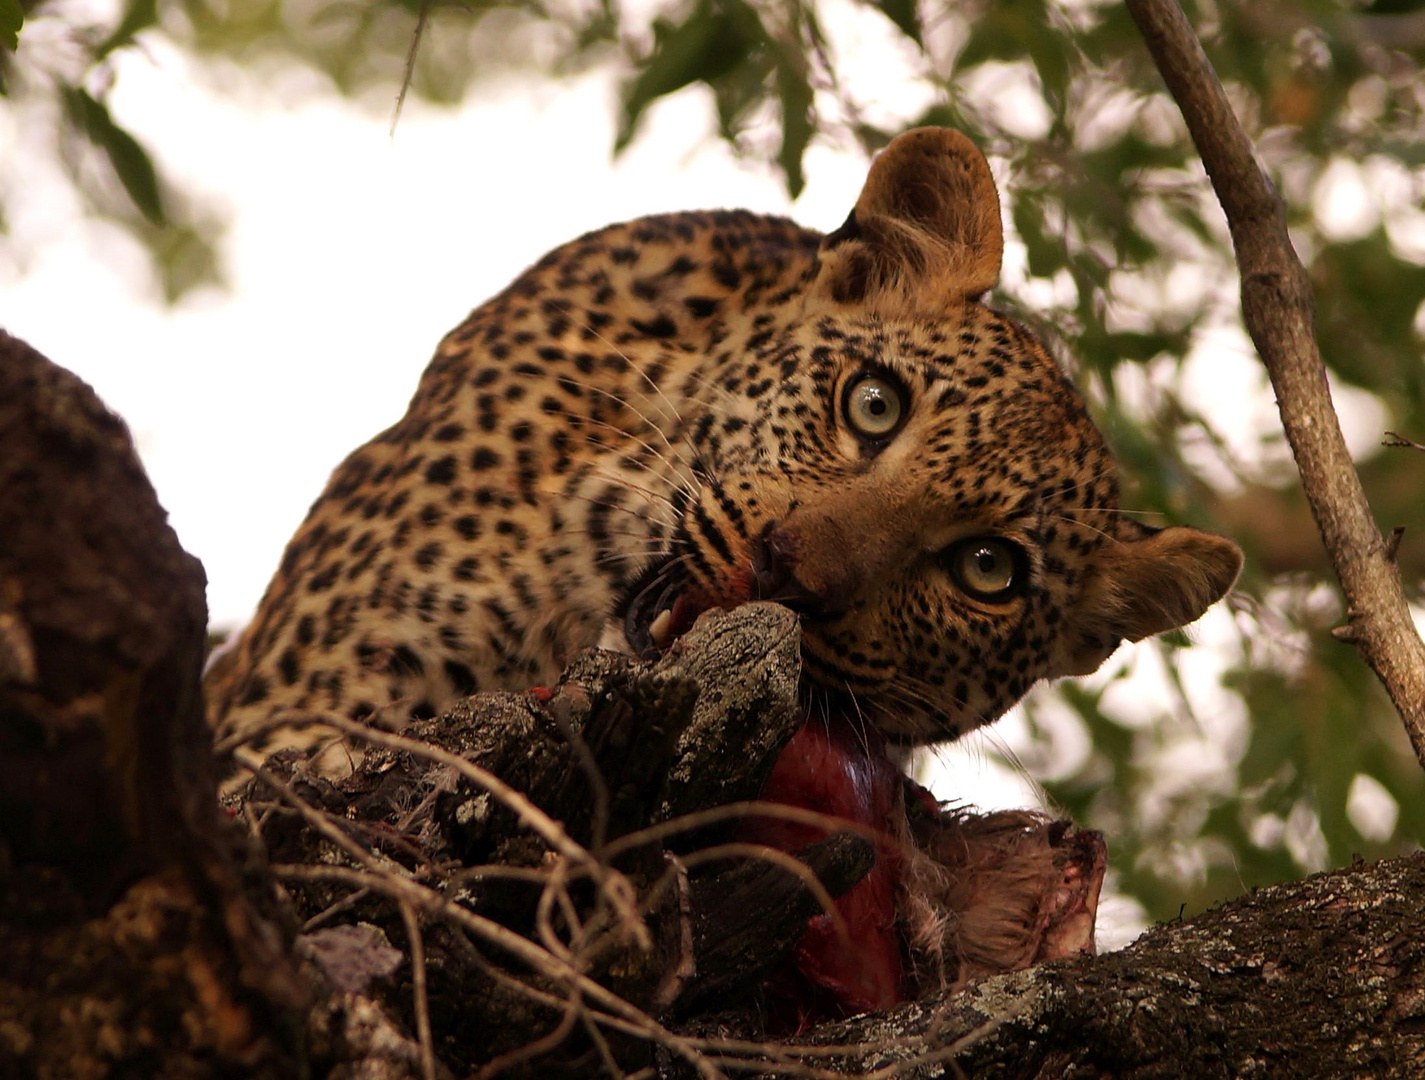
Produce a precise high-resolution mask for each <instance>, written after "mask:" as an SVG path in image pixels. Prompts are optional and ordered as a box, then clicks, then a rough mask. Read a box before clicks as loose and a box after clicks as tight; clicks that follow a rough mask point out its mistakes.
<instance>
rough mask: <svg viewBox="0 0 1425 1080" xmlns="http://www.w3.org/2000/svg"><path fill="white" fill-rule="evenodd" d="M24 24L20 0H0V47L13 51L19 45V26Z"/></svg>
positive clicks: (23, 13)
mask: <svg viewBox="0 0 1425 1080" xmlns="http://www.w3.org/2000/svg"><path fill="white" fill-rule="evenodd" d="M24 24H25V12H24V9H23V8H21V7H20V0H0V49H8V50H10V52H14V51H15V50H16V49H18V48H19V47H20V27H21V26H23V25H24Z"/></svg>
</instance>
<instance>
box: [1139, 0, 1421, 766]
mask: <svg viewBox="0 0 1425 1080" xmlns="http://www.w3.org/2000/svg"><path fill="white" fill-rule="evenodd" d="M1125 3H1126V5H1127V7H1128V11H1129V13H1130V14H1131V15H1132V16H1133V19H1134V21H1135V22H1136V23H1137V24H1138V29H1139V31H1140V32H1141V33H1142V34H1143V40H1144V41H1145V42H1146V43H1147V46H1148V51H1149V52H1150V53H1151V54H1152V56H1153V60H1154V62H1155V63H1156V64H1157V65H1158V70H1159V71H1160V72H1161V73H1162V75H1163V80H1164V82H1166V83H1167V84H1168V89H1169V91H1171V93H1172V95H1173V98H1174V100H1176V101H1177V103H1178V108H1179V109H1181V110H1182V114H1183V119H1184V120H1185V121H1187V126H1188V130H1189V131H1190V132H1191V133H1192V139H1193V142H1194V143H1195V144H1196V145H1197V150H1198V153H1199V154H1201V155H1202V162H1203V164H1204V165H1205V166H1206V168H1207V175H1208V176H1209V177H1210V178H1211V180H1212V186H1213V190H1214V191H1215V192H1216V193H1217V199H1218V201H1219V202H1220V203H1221V204H1222V208H1223V210H1224V211H1225V213H1226V215H1227V224H1228V227H1229V228H1230V229H1231V231H1232V244H1233V247H1234V249H1235V251H1236V256H1237V264H1238V266H1239V268H1240V270H1241V275H1242V313H1243V318H1244V321H1245V323H1246V326H1247V332H1248V333H1249V334H1251V336H1252V341H1253V343H1254V344H1255V345H1256V347H1257V352H1258V354H1260V356H1261V358H1262V363H1263V364H1265V365H1266V368H1267V374H1268V376H1269V377H1270V378H1271V381H1272V389H1273V390H1274V391H1275V392H1276V398H1277V407H1278V409H1279V410H1280V412H1281V418H1282V426H1283V427H1284V428H1285V429H1286V437H1287V442H1288V443H1290V444H1291V450H1292V454H1293V456H1294V457H1295V458H1296V465H1297V469H1298V470H1299V471H1300V473H1301V483H1302V487H1303V489H1304V490H1305V492H1306V498H1307V501H1308V502H1309V503H1310V504H1311V513H1312V516H1313V517H1315V519H1316V525H1317V528H1318V529H1319V530H1320V531H1321V539H1322V541H1323V542H1324V543H1325V545H1326V551H1327V553H1328V554H1329V555H1330V556H1331V562H1332V564H1333V565H1334V566H1335V568H1336V576H1337V578H1338V579H1339V580H1340V582H1341V588H1342V590H1343V591H1344V592H1345V594H1346V603H1347V607H1348V609H1349V610H1350V612H1351V628H1352V631H1353V632H1352V634H1351V636H1350V640H1351V641H1352V643H1353V644H1355V646H1356V647H1357V648H1358V649H1359V650H1360V651H1361V655H1362V657H1364V659H1365V661H1366V663H1367V664H1369V665H1370V666H1371V669H1372V670H1373V671H1374V672H1375V673H1376V676H1377V677H1378V678H1379V679H1380V681H1381V682H1382V683H1383V684H1384V685H1385V688H1386V692H1387V693H1389V694H1390V699H1391V701H1392V702H1394V704H1395V707H1396V710H1397V711H1398V712H1399V713H1400V717H1401V719H1402V720H1403V721H1404V723H1405V730H1406V732H1407V734H1408V735H1409V736H1410V741H1411V743H1412V744H1413V746H1414V748H1415V755H1416V757H1417V758H1419V760H1420V762H1421V764H1422V765H1425V643H1423V642H1421V640H1420V635H1419V634H1418V633H1417V632H1416V630H1415V625H1414V622H1413V621H1412V620H1411V617H1410V609H1409V607H1408V605H1407V604H1406V600H1405V594H1404V593H1403V592H1402V591H1401V588H1400V576H1399V573H1398V571H1397V569H1396V567H1395V564H1394V562H1393V561H1392V560H1391V559H1390V558H1389V557H1388V553H1387V550H1386V544H1385V541H1384V540H1382V539H1381V535H1380V531H1379V530H1378V529H1377V528H1376V524H1375V521H1374V519H1373V518H1372V517H1371V509H1370V505H1369V503H1367V501H1366V495H1365V491H1364V490H1363V489H1362V487H1361V481H1360V477H1359V476H1357V475H1356V470H1355V467H1354V466H1353V465H1352V463H1351V455H1350V453H1349V452H1348V451H1347V449H1346V441H1345V439H1344V438H1343V437H1342V435H1341V428H1340V425H1339V424H1338V423H1337V421H1336V413H1335V411H1334V409H1333V408H1332V405H1331V392H1330V389H1329V388H1328V386H1327V383H1326V368H1325V365H1324V364H1323V363H1322V361H1321V353H1320V351H1319V349H1318V348H1317V345H1316V336H1315V311H1314V306H1313V300H1312V294H1311V282H1310V280H1309V279H1308V277H1307V274H1306V270H1305V268H1304V267H1303V266H1302V265H1301V260H1300V259H1298V258H1297V256H1296V252H1295V251H1294V250H1293V248H1292V246H1291V238H1290V236H1289V235H1288V233H1287V225H1286V215H1285V213H1284V211H1283V207H1282V201H1281V197H1280V196H1279V195H1278V194H1277V191H1276V189H1275V188H1274V187H1273V186H1272V183H1271V181H1270V180H1269V179H1268V178H1267V176H1266V173H1265V172H1264V171H1263V170H1262V168H1261V166H1260V165H1259V164H1258V163H1257V159H1256V157H1255V155H1254V154H1253V151H1252V144H1251V142H1250V141H1249V140H1248V138H1247V135H1246V133H1245V132H1244V131H1243V130H1242V126H1241V124H1239V123H1238V121H1237V118H1236V116H1235V115H1233V112H1232V107H1231V105H1230V104H1229V103H1228V101H1227V95H1226V94H1225V93H1224V92H1223V89H1222V84H1221V83H1220V82H1219V81H1218V79H1217V75H1216V73H1215V72H1214V71H1213V70H1212V65H1211V63H1210V62H1209V61H1208V59H1207V56H1206V54H1204V53H1203V51H1202V45H1201V43H1200V42H1199V41H1198V40H1197V36H1196V35H1195V34H1194V33H1193V31H1192V27H1191V26H1190V25H1188V21H1187V18H1186V16H1184V15H1183V12H1182V9H1181V8H1179V7H1178V5H1177V3H1176V2H1175V0H1125Z"/></svg>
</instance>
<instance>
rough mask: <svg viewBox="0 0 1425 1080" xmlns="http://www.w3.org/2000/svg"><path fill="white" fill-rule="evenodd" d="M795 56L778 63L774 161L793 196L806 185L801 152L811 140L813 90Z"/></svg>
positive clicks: (784, 57) (803, 152)
mask: <svg viewBox="0 0 1425 1080" xmlns="http://www.w3.org/2000/svg"><path fill="white" fill-rule="evenodd" d="M797 60H798V58H797V57H794V56H783V57H782V62H781V63H780V64H778V65H777V97H778V98H779V99H780V100H781V103H782V148H781V150H780V151H779V152H778V153H777V164H778V165H780V166H781V167H782V172H783V173H785V174H786V177H787V194H789V195H790V196H791V197H792V198H794V199H795V198H796V197H797V196H798V195H800V194H801V193H802V188H803V187H804V186H805V185H806V176H805V174H804V173H803V172H802V155H803V154H805V153H806V148H807V143H809V142H811V136H812V130H813V127H812V120H811V104H812V89H811V85H810V84H809V83H808V82H807V78H806V73H805V72H804V71H803V70H802V69H801V67H800V66H799V64H798V63H797Z"/></svg>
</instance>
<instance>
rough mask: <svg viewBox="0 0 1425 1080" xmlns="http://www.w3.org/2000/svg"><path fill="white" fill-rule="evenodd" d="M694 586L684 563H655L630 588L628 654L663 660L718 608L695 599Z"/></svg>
mask: <svg viewBox="0 0 1425 1080" xmlns="http://www.w3.org/2000/svg"><path fill="white" fill-rule="evenodd" d="M692 584H693V582H692V579H691V578H690V576H689V575H688V573H687V571H686V570H684V569H683V564H682V560H681V559H678V558H675V557H669V558H666V559H661V560H659V561H658V562H656V563H654V564H653V565H652V566H650V567H649V568H648V569H647V570H645V571H644V572H643V574H641V575H640V576H639V577H638V578H637V580H635V581H634V583H633V585H632V586H631V587H630V588H629V591H628V599H627V600H626V601H625V602H624V605H623V607H624V610H623V633H624V638H625V639H626V640H627V641H628V646H629V650H630V651H631V652H632V653H633V654H634V655H635V656H637V657H639V658H640V659H643V660H651V659H655V658H657V657H659V656H661V655H662V654H663V653H664V652H666V651H667V650H668V647H669V646H670V645H672V644H673V642H675V641H677V640H678V638H680V637H682V636H683V635H684V634H685V633H687V632H688V631H689V630H690V629H692V626H693V623H694V622H696V621H697V618H698V616H699V615H701V614H702V613H703V612H704V611H706V610H708V609H709V608H711V607H715V606H716V605H715V604H712V603H707V602H701V603H700V602H698V601H697V600H694V599H693V591H692V588H691V586H692Z"/></svg>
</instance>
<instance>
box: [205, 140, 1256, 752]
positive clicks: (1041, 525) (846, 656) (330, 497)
mask: <svg viewBox="0 0 1425 1080" xmlns="http://www.w3.org/2000/svg"><path fill="white" fill-rule="evenodd" d="M1003 251H1004V229H1003V225H1002V220H1001V209H1000V202H999V195H998V192H997V189H996V184H995V180H994V177H993V174H992V172H991V170H990V167H989V165H988V163H987V160H986V158H985V157H984V155H983V154H982V153H981V152H980V150H979V149H978V148H977V147H976V146H975V144H974V143H973V142H972V141H971V140H970V139H969V138H968V137H966V136H965V135H963V134H962V133H960V132H958V131H955V130H951V129H945V128H920V129H914V130H911V131H908V132H906V133H904V134H901V135H899V136H898V137H896V138H895V139H893V140H892V141H890V142H889V144H888V145H887V146H885V147H884V149H882V150H881V152H880V153H879V154H878V155H877V156H876V157H875V158H874V160H873V161H872V163H871V165H870V167H869V170H868V173H867V177H866V181H865V184H864V187H863V189H862V191H861V193H860V195H859V197H858V198H857V200H856V202H855V204H854V206H853V207H852V209H851V211H850V213H849V215H848V216H847V218H846V219H845V221H844V223H843V224H842V225H841V226H840V227H838V228H836V229H834V230H833V231H831V232H829V233H825V234H822V233H819V232H817V231H815V230H812V229H808V228H804V227H802V226H800V225H798V224H796V223H794V222H793V221H791V220H788V219H786V218H783V217H777V216H766V215H761V214H756V213H752V212H749V211H745V210H716V211H701V212H687V213H673V214H662V215H656V216H649V217H643V218H639V219H636V220H633V221H629V222H627V223H624V224H616V225H611V226H608V227H606V228H603V229H600V230H598V231H594V232H590V233H588V234H587V235H584V236H582V237H580V238H579V239H576V240H573V241H572V242H570V243H567V244H565V245H563V246H562V247H559V248H556V249H555V250H554V251H552V252H550V253H549V254H547V255H546V256H544V257H543V258H542V259H540V260H539V261H538V262H537V263H535V264H534V265H533V266H532V267H531V268H530V269H529V270H527V271H526V272H525V273H523V274H522V275H521V276H519V277H518V278H517V279H516V280H515V281H514V282H513V283H512V284H511V285H509V286H508V287H507V288H506V289H504V291H502V292H500V293H499V294H498V295H496V296H495V297H494V298H493V299H491V300H489V301H488V302H487V303H485V304H483V305H482V306H480V307H478V308H476V309H475V310H474V311H473V312H472V313H471V314H470V315H469V316H468V317H467V318H466V319H465V321H464V322H462V323H461V324H460V325H459V326H457V327H456V328H455V329H454V330H452V331H451V332H450V333H449V334H448V335H447V336H446V337H445V338H444V339H443V340H442V341H441V342H440V344H439V346H438V348H437V349H436V352H435V355H434V358H433V359H432V360H431V362H430V364H429V366H428V367H427V368H426V369H425V371H424V373H423V375H422V376H421V378H420V381H419V384H418V386H417V389H416V391H415V394H414V396H413V397H412V399H411V401H410V404H409V407H408V409H407V410H406V413H405V415H404V416H403V417H402V418H401V419H400V420H399V421H398V422H397V423H395V424H394V425H393V426H391V427H390V428H388V429H387V430H385V431H384V432H382V433H380V434H379V435H377V436H375V437H374V438H373V439H372V440H371V441H370V442H368V443H367V444H366V445H364V446H362V447H360V448H359V449H357V450H355V451H354V452H353V453H352V454H351V455H350V456H349V457H347V458H346V460H345V461H344V462H342V463H341V465H340V466H339V467H337V468H336V470H335V471H334V472H333V474H332V476H331V478H330V481H329V482H328V484H327V486H326V488H325V490H324V491H323V492H322V493H321V495H320V496H319V497H318V498H317V500H316V501H315V503H314V504H313V505H312V507H311V509H310V511H309V512H308V514H307V517H306V519H305V521H304V522H303V523H302V525H301V527H300V528H299V529H298V531H297V533H296V535H295V536H294V538H293V539H292V540H291V542H290V543H289V544H288V546H287V548H286V551H285V553H284V554H283V556H282V559H281V564H280V566H279V568H278V570H277V572H276V575H275V577H274V578H273V579H272V582H271V584H270V585H269V587H268V588H267V591H266V593H265V595H264V596H263V598H262V600H261V603H260V605H259V606H258V608H257V612H256V614H255V616H254V618H253V619H252V621H251V622H250V623H249V624H248V625H247V626H246V628H245V629H244V630H243V631H242V632H241V634H240V635H239V636H238V637H237V639H236V641H235V643H234V644H233V645H232V646H231V647H230V648H229V649H228V651H227V652H226V653H225V654H223V655H222V656H221V657H220V658H219V659H218V660H217V661H216V662H215V663H214V664H213V665H212V666H211V668H210V671H209V674H208V675H207V677H206V694H207V700H208V703H209V705H208V708H209V719H210V722H211V724H212V725H213V727H214V729H215V732H216V736H217V737H218V738H219V739H224V740H234V739H242V738H243V737H244V736H247V737H249V739H250V746H251V747H252V749H254V750H255V751H256V752H258V753H260V754H264V755H266V754H271V753H274V752H276V751H278V750H282V749H297V750H305V751H308V752H316V751H317V750H319V749H321V748H325V750H324V751H323V752H327V751H331V750H332V749H333V748H334V747H335V748H338V749H340V748H342V747H343V745H344V744H343V743H342V741H341V740H340V738H339V737H338V732H337V731H336V730H335V729H334V728H332V727H324V726H323V725H322V724H321V723H320V721H321V720H322V718H323V717H331V716H340V717H343V718H346V719H349V720H355V721H362V722H367V723H370V724H377V725H381V726H385V727H388V728H393V729H400V728H401V727H403V726H405V725H406V724H408V723H409V722H411V721H413V720H425V719H430V718H434V717H438V716H439V715H441V714H442V713H443V712H444V711H445V710H447V709H449V708H450V707H451V706H452V705H453V704H455V703H456V702H458V701H459V700H461V699H462V698H464V697H467V696H469V695H473V694H475V693H478V692H481V691H487V690H501V689H503V690H523V689H527V688H529V687H533V686H542V685H550V684H552V681H553V680H556V679H557V678H558V676H559V673H560V671H561V669H562V668H564V666H565V665H566V664H567V663H568V662H569V661H570V660H571V659H572V658H573V657H574V656H575V655H576V654H578V653H579V652H580V651H581V650H584V649H587V648H590V647H595V646H598V647H603V648H610V649H616V650H620V651H623V652H626V653H632V654H634V655H637V656H643V657H650V656H656V655H659V654H660V653H662V652H665V651H666V650H667V649H668V648H669V647H670V645H671V643H673V642H675V641H676V640H678V639H679V637H681V635H682V634H683V633H685V632H686V631H687V630H688V629H689V628H690V627H691V625H692V624H693V622H694V621H695V620H696V619H697V618H698V617H699V616H700V615H701V614H703V613H704V612H707V611H709V610H710V609H714V608H722V609H730V608H735V607H737V606H738V605H741V604H743V603H747V602H751V601H759V600H760V601H771V602H775V603H780V604H782V605H784V606H786V607H787V608H789V609H791V610H792V611H793V612H794V613H795V614H796V619H797V623H798V624H799V626H800V631H801V642H800V655H801V661H802V669H803V670H802V676H801V678H802V685H803V687H804V692H805V693H806V694H807V695H809V696H812V697H814V698H816V699H817V700H818V701H819V702H821V704H822V707H823V708H839V709H842V710H845V711H849V710H851V709H854V710H855V714H856V715H857V716H858V717H861V718H863V722H864V723H867V724H870V725H872V726H874V728H875V729H876V730H877V731H879V732H880V733H882V734H883V735H884V736H885V738H886V739H888V740H890V741H891V742H892V743H894V744H895V745H897V746H918V745H923V744H928V743H932V742H938V741H943V740H949V739H954V738H956V737H958V736H960V735H963V734H964V733H966V732H969V731H971V730H974V729H976V728H979V727H981V726H983V725H985V724H988V723H990V722H991V721H993V720H995V719H996V718H997V717H999V716H1001V715H1002V714H1003V713H1004V712H1005V711H1006V710H1008V709H1009V708H1010V707H1011V706H1012V705H1013V704H1014V703H1016V702H1017V701H1018V700H1019V699H1020V698H1021V697H1022V696H1023V695H1024V694H1025V692H1026V691H1027V690H1028V689H1029V688H1030V687H1031V686H1032V685H1034V684H1035V683H1038V682H1040V681H1042V680H1046V679H1054V678H1059V677H1063V676H1075V675H1085V674H1089V673H1091V672H1094V671H1095V670H1097V669H1098V668H1099V667H1100V665H1101V664H1102V663H1103V662H1104V661H1105V659H1106V658H1107V657H1108V656H1109V655H1110V654H1111V653H1113V652H1114V650H1115V649H1116V648H1118V646H1119V645H1120V644H1121V643H1122V642H1125V641H1129V642H1133V641H1140V640H1142V639H1144V638H1147V637H1150V636H1152V635H1155V634H1159V633H1162V632H1164V631H1167V630H1170V629H1172V628H1176V627H1180V626H1184V625H1186V624H1188V623H1191V622H1192V621H1194V620H1196V619H1197V618H1198V617H1200V616H1201V615H1202V614H1203V613H1204V612H1205V611H1206V609H1207V608H1208V607H1209V606H1210V605H1211V604H1213V603H1215V602H1216V601H1217V600H1219V599H1220V598H1222V597H1223V596H1224V595H1225V594H1226V593H1227V592H1228V591H1229V590H1230V589H1231V587H1232V585H1233V583H1234V581H1235V579H1236V577H1237V575H1238V572H1239V570H1240V568H1241V565H1242V556H1241V552H1240V551H1239V549H1238V547H1237V546H1236V545H1235V544H1234V543H1233V542H1232V541H1230V540H1228V539H1226V538H1224V537H1221V536H1217V535H1215V534H1213V533H1210V532H1207V531H1204V530H1201V529H1197V528H1194V527H1191V526H1187V525H1171V526H1167V527H1154V526H1150V525H1147V524H1144V523H1142V522H1140V521H1138V520H1136V519H1135V518H1133V517H1132V516H1130V515H1128V514H1126V513H1124V512H1122V511H1121V510H1120V507H1119V480H1118V475H1117V468H1116V465H1115V462H1114V459H1113V456H1112V454H1111V452H1110V450H1109V448H1108V446H1107V444H1106V442H1105V440H1104V437H1103V436H1102V434H1101V433H1100V431H1099V430H1098V428H1097V427H1096V426H1095V424H1094V422H1093V421H1092V419H1091V418H1090V416H1089V413H1088V410H1087V408H1086V406H1085V403H1084V400H1083V398H1082V397H1081V396H1080V394H1079V392H1078V391H1077V390H1076V389H1075V388H1074V386H1073V385H1072V383H1071V381H1070V379H1069V378H1068V376H1067V375H1066V374H1065V372H1064V370H1063V369H1062V368H1061V366H1060V364H1059V362H1058V361H1056V360H1055V358H1054V357H1053V356H1052V355H1051V353H1050V351H1049V350H1048V349H1047V348H1046V347H1045V345H1044V344H1043V343H1042V342H1041V340H1040V339H1039V338H1038V337H1037V336H1036V335H1035V334H1034V333H1032V332H1031V331H1030V330H1029V329H1028V328H1027V327H1026V326H1025V325H1024V324H1023V323H1022V322H1021V321H1017V320H1016V319H1014V318H1013V317H1011V316H1010V315H1008V314H1005V313H1002V312H1001V311H999V310H997V309H996V308H994V307H991V306H990V305H989V304H988V303H987V299H988V294H989V293H990V291H991V290H992V289H993V288H995V286H996V285H997V283H998V280H999V277H1000V273H1001V264H1002V261H1003ZM344 752H346V753H347V754H348V757H347V760H350V758H349V753H350V751H349V748H347V749H346V750H345V751H344Z"/></svg>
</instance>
